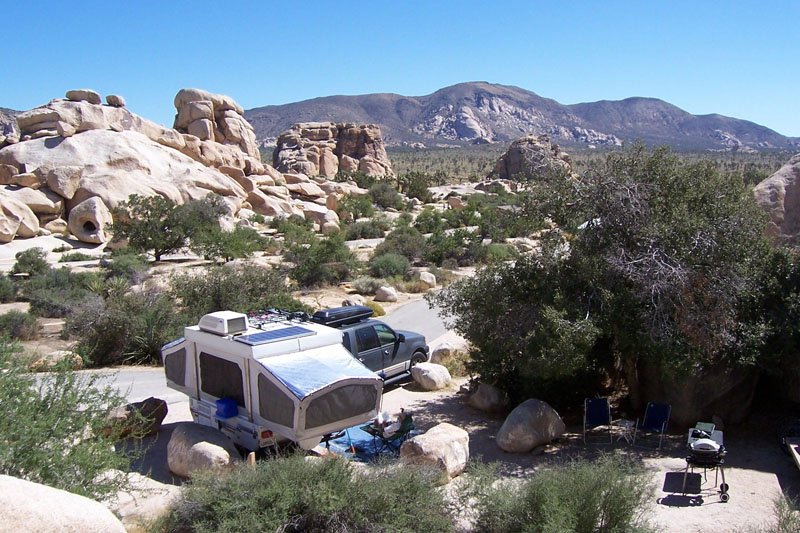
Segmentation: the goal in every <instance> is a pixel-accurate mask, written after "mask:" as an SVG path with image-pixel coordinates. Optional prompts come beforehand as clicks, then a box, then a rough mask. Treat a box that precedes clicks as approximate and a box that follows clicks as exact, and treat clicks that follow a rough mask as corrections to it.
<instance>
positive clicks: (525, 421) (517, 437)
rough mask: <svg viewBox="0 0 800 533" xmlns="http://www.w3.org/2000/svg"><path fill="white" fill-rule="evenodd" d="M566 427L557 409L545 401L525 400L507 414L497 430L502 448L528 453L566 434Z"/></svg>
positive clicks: (508, 450)
mask: <svg viewBox="0 0 800 533" xmlns="http://www.w3.org/2000/svg"><path fill="white" fill-rule="evenodd" d="M565 429H566V426H565V425H564V421H563V420H561V417H560V416H558V413H557V412H556V410H555V409H553V408H552V407H550V405H549V404H548V403H547V402H543V401H541V400H534V399H530V400H525V401H524V402H522V403H521V404H519V405H518V406H517V407H515V408H514V410H513V411H511V413H510V414H509V415H508V417H506V420H505V422H503V425H502V426H501V427H500V431H498V432H497V438H496V442H497V445H498V446H499V447H500V449H501V450H503V451H506V452H511V453H526V452H529V451H531V450H533V449H534V448H536V447H538V446H541V445H543V444H547V443H549V442H552V441H553V440H554V439H557V438H558V437H560V436H561V435H563V434H564V430H565Z"/></svg>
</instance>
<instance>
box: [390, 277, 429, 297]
mask: <svg viewBox="0 0 800 533" xmlns="http://www.w3.org/2000/svg"><path fill="white" fill-rule="evenodd" d="M392 285H393V286H394V287H395V288H396V289H397V290H399V291H400V292H407V293H409V294H421V293H423V292H428V289H429V287H428V285H427V284H426V283H423V282H421V281H420V280H419V279H409V280H398V281H395V282H394V283H392Z"/></svg>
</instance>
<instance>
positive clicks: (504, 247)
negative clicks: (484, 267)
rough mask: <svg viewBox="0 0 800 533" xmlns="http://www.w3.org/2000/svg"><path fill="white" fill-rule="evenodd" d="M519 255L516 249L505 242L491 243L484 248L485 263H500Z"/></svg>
mask: <svg viewBox="0 0 800 533" xmlns="http://www.w3.org/2000/svg"><path fill="white" fill-rule="evenodd" d="M518 256H519V253H518V252H517V249H516V248H515V247H514V246H512V245H510V244H505V243H492V244H490V245H489V246H488V247H487V248H486V262H487V263H502V262H503V261H511V260H513V259H516V258H517V257H518Z"/></svg>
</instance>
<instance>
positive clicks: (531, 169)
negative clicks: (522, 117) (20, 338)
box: [488, 135, 572, 180]
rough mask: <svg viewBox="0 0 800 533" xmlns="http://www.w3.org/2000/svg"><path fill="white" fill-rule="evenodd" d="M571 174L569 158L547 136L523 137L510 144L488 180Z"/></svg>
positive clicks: (529, 178)
mask: <svg viewBox="0 0 800 533" xmlns="http://www.w3.org/2000/svg"><path fill="white" fill-rule="evenodd" d="M560 169H563V170H565V171H567V172H569V173H572V164H571V163H570V159H569V156H568V155H567V154H566V153H565V152H562V151H561V148H559V146H558V145H557V144H550V137H548V136H547V135H525V136H523V137H520V138H519V139H517V140H516V141H514V142H512V143H511V146H509V147H508V150H507V151H506V153H504V154H503V155H501V156H500V159H498V161H497V163H496V164H495V167H494V170H493V171H492V172H491V174H489V176H488V177H489V178H500V179H517V178H518V177H520V176H522V177H523V178H525V179H526V180H531V179H538V178H543V177H546V176H547V174H548V173H550V172H552V171H553V170H556V171H558V170H560Z"/></svg>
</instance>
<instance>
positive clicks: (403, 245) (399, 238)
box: [375, 226, 425, 261]
mask: <svg viewBox="0 0 800 533" xmlns="http://www.w3.org/2000/svg"><path fill="white" fill-rule="evenodd" d="M424 253H425V236H424V235H422V233H420V232H419V230H417V229H416V228H412V227H410V226H400V227H398V228H397V229H395V230H393V231H392V232H391V233H389V234H388V235H386V239H384V241H383V242H382V243H380V244H379V245H378V246H377V247H376V248H375V255H376V256H379V255H384V254H400V255H402V256H405V257H406V259H408V260H409V261H414V260H415V259H417V258H420V257H422V256H423V254H424Z"/></svg>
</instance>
